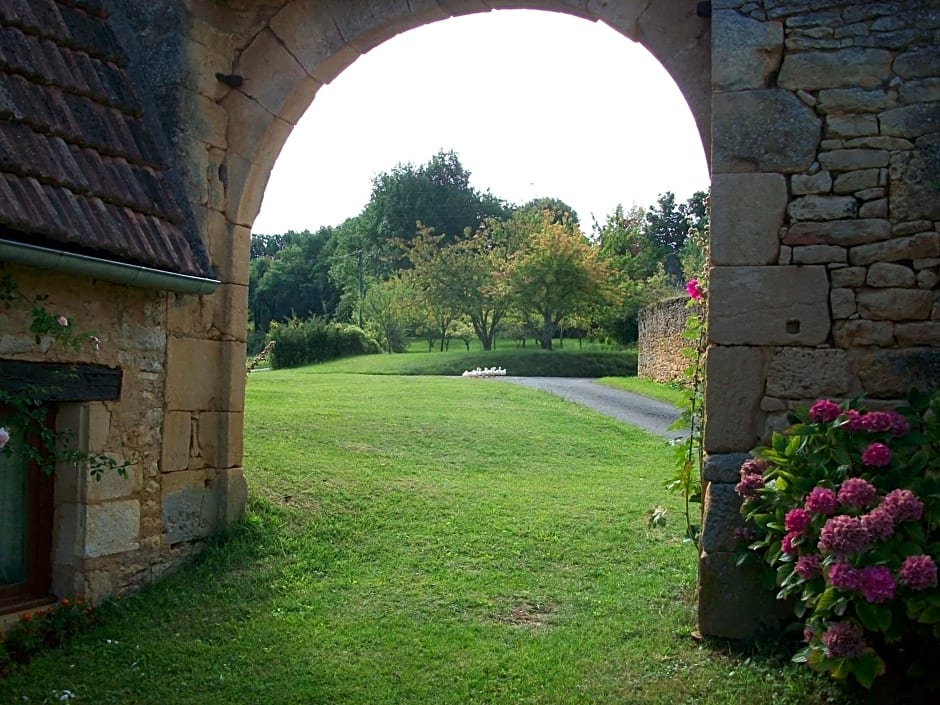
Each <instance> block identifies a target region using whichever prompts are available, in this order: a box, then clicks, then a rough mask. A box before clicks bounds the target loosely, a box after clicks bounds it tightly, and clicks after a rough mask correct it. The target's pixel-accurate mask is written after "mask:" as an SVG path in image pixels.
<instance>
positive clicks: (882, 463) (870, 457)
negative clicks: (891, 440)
mask: <svg viewBox="0 0 940 705" xmlns="http://www.w3.org/2000/svg"><path fill="white" fill-rule="evenodd" d="M862 462H863V463H865V465H867V466H868V467H870V468H883V467H887V466H888V465H889V464H890V463H891V449H890V448H888V446H886V445H885V444H884V443H877V442H875V443H872V444H871V445H869V446H868V447H867V448H866V449H865V452H864V453H862Z"/></svg>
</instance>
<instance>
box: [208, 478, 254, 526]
mask: <svg viewBox="0 0 940 705" xmlns="http://www.w3.org/2000/svg"><path fill="white" fill-rule="evenodd" d="M210 488H211V489H212V490H213V492H215V496H216V526H217V529H218V530H225V529H230V528H231V527H232V526H233V525H234V524H235V522H237V521H239V520H241V519H242V517H244V516H245V506H246V505H247V502H248V484H247V483H246V482H245V476H244V474H243V473H242V469H241V468H225V469H224V470H219V471H218V472H217V473H216V475H215V477H214V478H213V480H212V482H211V484H210Z"/></svg>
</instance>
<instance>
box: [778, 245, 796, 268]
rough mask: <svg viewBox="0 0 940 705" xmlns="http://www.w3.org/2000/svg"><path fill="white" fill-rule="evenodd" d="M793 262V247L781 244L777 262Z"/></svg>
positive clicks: (782, 263) (784, 263)
mask: <svg viewBox="0 0 940 705" xmlns="http://www.w3.org/2000/svg"><path fill="white" fill-rule="evenodd" d="M792 262H793V248H792V247H789V246H787V245H781V246H780V256H779V257H778V258H777V264H781V265H787V264H791V263H792Z"/></svg>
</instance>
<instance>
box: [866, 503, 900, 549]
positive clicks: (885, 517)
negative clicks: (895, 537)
mask: <svg viewBox="0 0 940 705" xmlns="http://www.w3.org/2000/svg"><path fill="white" fill-rule="evenodd" d="M860 519H861V521H862V526H864V527H865V528H866V529H867V530H868V534H869V535H870V536H871V537H872V538H873V539H876V540H878V541H884V540H885V539H887V538H890V537H891V535H892V534H894V517H893V516H891V512H890V511H889V510H888V508H887V507H885V506H884V505H883V504H882V505H881V506H880V507H875V508H874V509H872V510H871V511H870V512H868V514H864V515H863V516H861V517H860Z"/></svg>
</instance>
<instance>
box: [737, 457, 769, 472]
mask: <svg viewBox="0 0 940 705" xmlns="http://www.w3.org/2000/svg"><path fill="white" fill-rule="evenodd" d="M768 467H769V463H768V462H767V461H766V460H764V459H763V458H748V459H747V460H745V461H744V462H743V463H741V474H742V475H744V474H753V473H757V474H758V475H762V474H763V473H764V471H765V470H766V469H767V468H768Z"/></svg>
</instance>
